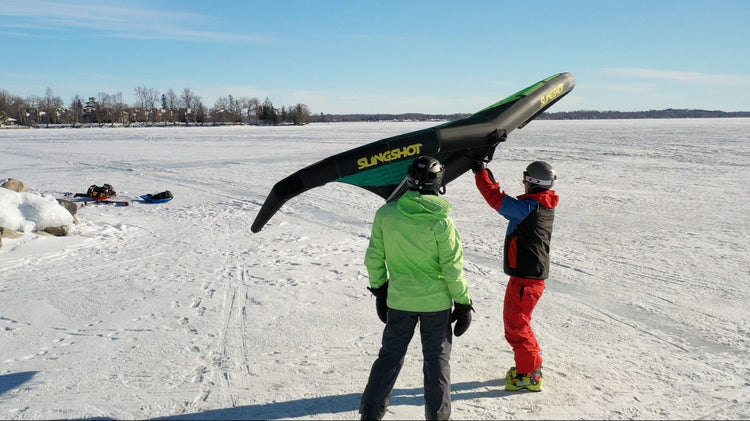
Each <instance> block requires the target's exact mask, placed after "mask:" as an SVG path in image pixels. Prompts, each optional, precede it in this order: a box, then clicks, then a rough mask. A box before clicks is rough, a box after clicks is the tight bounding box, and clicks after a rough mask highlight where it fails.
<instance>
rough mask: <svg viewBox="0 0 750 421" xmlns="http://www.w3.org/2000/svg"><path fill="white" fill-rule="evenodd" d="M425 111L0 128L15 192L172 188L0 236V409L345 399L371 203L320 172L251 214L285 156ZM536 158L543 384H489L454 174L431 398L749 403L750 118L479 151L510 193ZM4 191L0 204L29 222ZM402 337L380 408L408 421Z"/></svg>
mask: <svg viewBox="0 0 750 421" xmlns="http://www.w3.org/2000/svg"><path fill="white" fill-rule="evenodd" d="M434 124H435V123H415V122H392V123H340V124H310V125H307V126H303V127H221V128H209V127H206V128H185V127H177V128H171V127H166V128H164V127H159V128H101V129H99V128H92V129H35V130H21V129H17V130H0V151H1V152H0V162H2V166H1V167H0V179H4V178H17V179H20V180H21V181H23V182H24V183H25V184H26V185H27V186H28V187H29V190H30V193H29V194H31V195H32V196H34V197H38V198H42V199H43V198H45V197H58V198H62V197H64V195H65V193H68V192H69V193H76V192H85V191H86V189H87V188H88V186H90V185H92V184H97V185H102V184H104V183H109V184H112V185H113V186H114V187H115V189H116V190H117V192H118V195H119V197H120V199H124V198H128V197H131V198H137V197H138V196H139V195H141V194H146V193H158V192H161V191H164V190H170V191H171V192H172V193H173V194H174V199H173V200H172V201H171V202H169V203H166V204H145V203H140V202H134V203H133V204H132V205H131V206H129V207H114V206H112V205H104V204H99V205H88V206H86V207H83V208H81V209H79V211H78V215H77V216H78V218H79V219H80V221H81V222H80V224H79V225H77V226H75V233H74V235H73V236H69V237H49V236H40V235H37V234H34V233H31V232H26V233H25V234H24V235H23V236H22V237H20V238H17V239H8V238H4V239H3V245H2V248H0V418H10V419H33V418H41V419H57V418H116V419H144V418H180V419H222V418H224V419H237V418H263V419H282V418H283V419H295V418H298V419H353V418H358V414H357V413H356V411H357V409H358V406H359V399H360V396H361V392H362V390H363V389H364V386H365V383H366V381H367V376H368V372H369V369H370V366H371V364H372V362H373V361H374V360H375V358H376V355H377V352H378V349H379V343H380V337H381V333H382V329H383V325H382V323H381V322H380V321H379V319H378V318H377V315H376V313H375V302H374V299H373V297H372V296H371V294H370V293H369V291H367V290H366V289H365V287H366V286H367V272H366V270H365V267H364V265H363V263H362V261H363V256H364V251H365V248H366V246H367V242H368V238H369V234H370V226H371V221H372V218H373V216H374V214H375V211H376V209H377V208H378V207H379V206H380V205H381V204H382V203H383V202H382V200H381V199H380V198H378V197H377V196H375V195H373V194H372V193H369V192H367V191H365V190H362V189H359V188H357V187H354V186H350V185H346V184H340V183H331V184H328V185H326V186H323V187H320V188H316V189H313V190H310V191H308V192H306V193H304V194H302V195H300V196H298V197H296V198H294V199H292V200H290V201H289V202H287V203H286V205H284V207H282V208H281V210H280V211H279V213H277V214H276V215H275V216H274V217H273V218H272V219H271V220H270V222H269V223H268V225H266V227H265V228H264V229H263V230H262V231H261V232H260V233H258V234H252V233H251V232H250V225H251V223H252V221H253V219H254V218H255V216H256V214H257V212H258V210H259V208H260V206H261V205H262V204H263V201H264V200H265V198H266V195H267V194H268V193H269V191H270V189H271V187H272V186H273V185H274V184H275V183H276V182H277V181H278V180H280V179H282V178H284V177H286V176H287V175H289V174H291V173H292V172H294V171H296V170H298V169H300V168H302V167H304V166H307V165H309V164H312V163H314V162H316V161H318V160H320V159H322V158H325V157H327V156H329V155H332V154H334V153H338V152H341V151H344V150H347V149H350V148H353V147H356V146H360V145H363V144H366V143H369V142H371V141H375V140H377V139H381V138H384V137H387V136H392V135H397V134H401V133H405V132H409V131H412V130H417V129H421V128H425V127H428V126H431V125H434ZM534 160H545V161H548V162H550V163H551V164H552V165H553V166H554V167H555V169H556V170H557V174H558V181H557V183H556V185H555V189H556V191H557V192H558V194H559V195H560V196H561V202H560V206H559V207H558V209H557V213H556V220H555V231H554V234H553V239H552V262H553V264H552V270H551V276H550V278H549V279H548V281H547V289H546V291H545V294H544V296H543V297H542V299H541V301H540V303H539V305H538V307H537V309H536V311H535V313H534V320H533V322H532V323H533V326H534V329H535V331H536V334H537V337H538V339H539V341H540V343H541V346H542V348H543V352H542V355H543V358H544V391H543V392H541V393H528V392H527V393H524V392H513V393H511V392H506V391H504V389H503V386H504V380H503V378H504V375H505V371H506V370H507V369H508V367H510V366H511V365H513V357H512V352H511V350H510V347H509V346H508V345H507V343H506V342H505V340H504V338H503V330H502V298H503V293H504V290H505V284H506V282H507V276H506V275H504V274H503V270H502V248H503V235H504V232H505V228H506V226H507V224H506V221H505V220H504V219H503V218H502V217H500V216H499V215H498V214H497V213H495V212H494V211H493V210H492V209H490V208H489V206H487V204H486V203H485V202H484V200H483V199H482V197H481V195H480V194H479V193H478V192H477V191H476V188H475V187H474V183H473V177H472V176H471V174H466V175H464V176H462V177H461V178H459V179H457V180H456V181H454V182H453V183H451V184H450V185H448V190H447V194H446V196H445V197H446V199H447V200H449V201H450V202H451V203H452V204H453V205H454V207H453V214H452V215H453V218H454V221H455V223H456V226H457V227H458V229H459V231H460V233H461V237H462V241H463V245H464V251H465V266H466V269H465V270H466V277H467V279H468V281H469V287H470V293H471V296H472V298H473V301H474V306H475V307H476V313H475V314H474V321H473V323H472V325H471V328H470V329H469V331H468V332H467V333H466V334H464V335H463V336H461V337H460V338H455V339H454V346H453V355H452V359H451V365H452V383H453V392H452V397H453V416H452V417H453V418H454V419H593V418H596V419H633V418H637V419H701V418H703V419H706V418H707V419H738V418H740V419H743V418H744V419H747V418H750V380H749V379H750V304H749V303H750V247H749V246H748V238H750V218H749V217H748V215H750V205H749V204H750V120H748V119H703V120H630V121H535V122H533V123H531V124H530V125H529V126H527V127H526V128H524V129H522V130H516V131H514V132H513V133H512V134H511V135H510V136H509V139H508V141H507V142H505V143H503V144H501V145H500V146H499V148H498V150H497V153H496V154H495V157H494V160H493V161H492V162H491V163H490V168H491V169H492V171H493V172H494V174H495V176H496V178H497V179H498V181H500V182H501V183H502V185H503V188H504V189H506V190H507V191H508V193H510V194H513V195H517V194H520V193H521V192H522V191H521V190H522V186H521V184H520V180H521V172H522V171H523V169H524V168H525V166H526V165H527V164H528V163H530V162H531V161H534ZM14 194H15V193H14ZM4 195H5V196H7V194H4ZM24 197H28V196H24ZM20 198H21V197H20V196H14V197H12V198H8V199H7V200H3V201H2V203H5V204H4V205H3V207H2V208H0V213H2V214H3V217H5V218H9V219H14V220H16V221H20V222H21V224H22V225H23V224H26V225H28V224H29V223H36V222H34V221H33V219H34V216H33V215H29V214H26V215H24V214H23V210H24V208H23V206H21V205H20V204H18V203H16V202H17V201H18V200H21V199H20ZM40 200H41V199H40ZM44 200H47V199H44ZM14 203H15V204H14ZM44 209H45V206H44V205H43V204H40V203H39V202H37V204H36V205H33V206H32V208H31V209H27V210H28V211H29V212H32V211H38V212H42V211H43V210H44ZM14 210H15V211H17V212H21V213H22V214H21V215H20V216H19V215H18V214H17V213H13V212H14ZM11 214H13V215H11ZM39 215H40V214H37V218H39ZM418 335H419V334H418V333H417V334H416V336H415V338H414V340H413V341H412V346H411V347H410V349H409V353H408V355H407V359H406V364H405V367H404V369H403V371H402V372H401V375H400V377H399V379H398V382H397V383H396V387H395V390H394V393H393V396H392V400H391V405H390V407H389V409H388V413H387V414H386V419H420V418H422V417H423V414H424V412H423V406H422V404H423V402H422V396H423V394H422V369H421V352H420V349H419V340H418Z"/></svg>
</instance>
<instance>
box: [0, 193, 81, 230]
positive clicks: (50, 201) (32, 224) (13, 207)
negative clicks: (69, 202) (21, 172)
mask: <svg viewBox="0 0 750 421" xmlns="http://www.w3.org/2000/svg"><path fill="white" fill-rule="evenodd" d="M71 224H73V215H71V214H70V212H68V211H67V209H65V208H64V207H62V206H60V204H59V203H57V200H56V199H55V198H54V197H50V196H44V195H39V194H36V193H16V192H14V191H12V190H8V189H2V188H0V227H6V228H10V229H12V230H15V231H20V232H31V231H34V230H43V229H45V228H48V227H59V226H62V225H71Z"/></svg>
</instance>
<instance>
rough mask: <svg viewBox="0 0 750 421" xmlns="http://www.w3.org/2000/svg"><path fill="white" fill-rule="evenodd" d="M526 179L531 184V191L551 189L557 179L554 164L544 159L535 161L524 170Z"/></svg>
mask: <svg viewBox="0 0 750 421" xmlns="http://www.w3.org/2000/svg"><path fill="white" fill-rule="evenodd" d="M523 179H524V181H528V182H529V184H531V186H530V188H529V191H542V190H549V189H550V188H551V187H552V186H553V185H554V184H555V180H557V174H555V170H554V169H552V166H551V165H550V164H548V163H546V162H544V161H534V162H532V163H531V164H529V166H528V167H526V171H524V172H523Z"/></svg>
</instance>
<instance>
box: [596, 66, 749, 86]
mask: <svg viewBox="0 0 750 421" xmlns="http://www.w3.org/2000/svg"><path fill="white" fill-rule="evenodd" d="M603 70H604V71H606V72H608V73H612V74H615V75H617V76H623V77H629V78H638V79H660V80H670V81H675V82H682V83H696V84H701V85H712V86H748V85H750V76H749V75H727V74H713V73H699V72H681V71H672V70H658V69H643V68H632V67H623V68H606V69H603Z"/></svg>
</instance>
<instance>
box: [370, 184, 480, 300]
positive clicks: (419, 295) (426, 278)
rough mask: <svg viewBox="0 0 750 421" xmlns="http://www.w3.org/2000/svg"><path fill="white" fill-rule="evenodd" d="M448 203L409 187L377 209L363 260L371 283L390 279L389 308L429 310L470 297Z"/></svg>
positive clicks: (459, 243)
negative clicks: (393, 200) (394, 200)
mask: <svg viewBox="0 0 750 421" xmlns="http://www.w3.org/2000/svg"><path fill="white" fill-rule="evenodd" d="M451 207H452V206H451V204H450V203H448V202H447V201H446V200H445V199H443V198H442V197H439V196H434V195H422V194H420V193H418V192H415V191H407V192H406V193H404V195H403V196H402V197H401V198H400V199H399V200H398V201H397V202H390V203H387V204H385V205H383V206H382V207H381V208H380V209H378V211H377V213H376V214H375V221H374V222H373V225H372V235H371V236H370V245H369V246H368V248H367V253H366V254H365V266H367V272H368V274H369V276H370V286H371V287H372V288H378V287H380V286H381V285H383V284H385V282H386V281H390V282H389V284H388V307H389V308H393V309H396V310H403V311H414V312H430V311H441V310H447V309H449V308H451V307H452V306H453V301H455V302H458V303H461V304H470V303H471V299H470V297H469V291H468V286H467V284H466V279H465V278H464V271H463V267H464V262H463V261H464V254H463V248H462V246H461V238H460V237H459V235H458V231H457V230H456V227H455V226H454V225H453V220H451V218H450V211H451Z"/></svg>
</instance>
